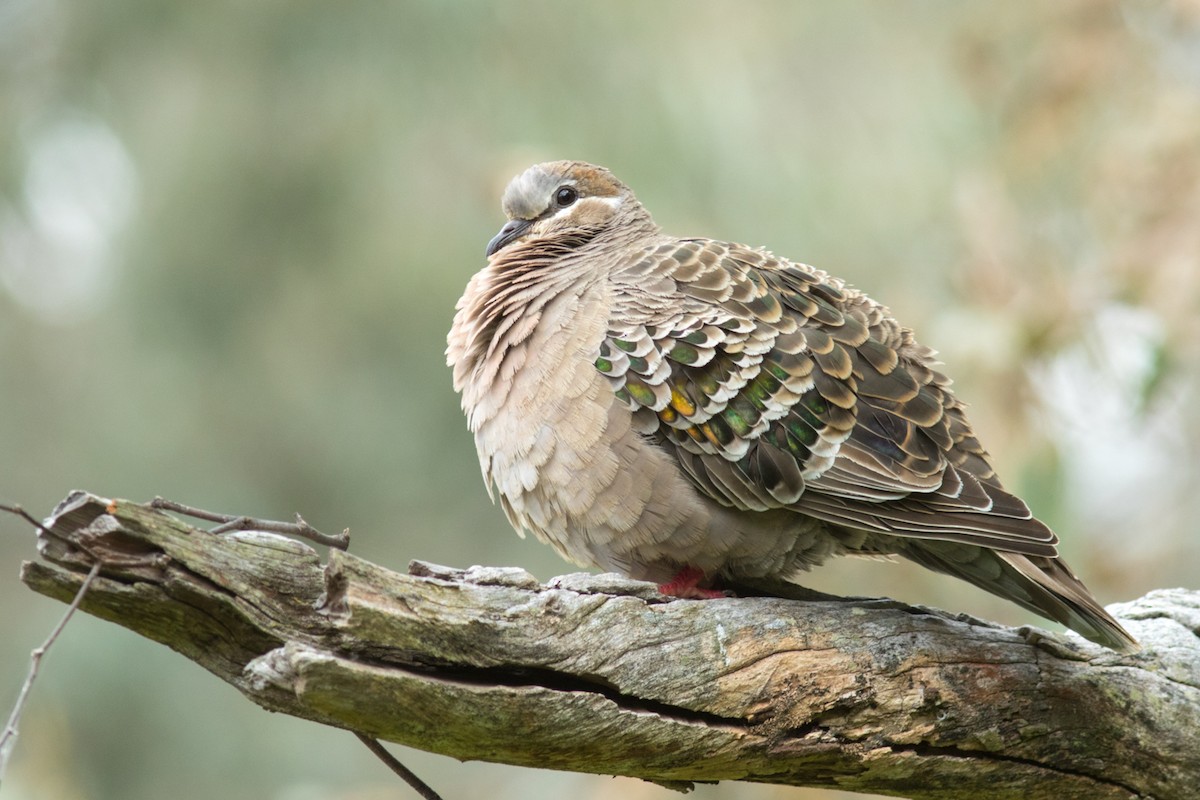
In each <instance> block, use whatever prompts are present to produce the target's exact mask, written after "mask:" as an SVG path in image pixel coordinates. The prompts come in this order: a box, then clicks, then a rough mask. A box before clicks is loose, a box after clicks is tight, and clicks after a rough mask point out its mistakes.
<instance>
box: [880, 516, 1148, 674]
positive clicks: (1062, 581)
mask: <svg viewBox="0 0 1200 800" xmlns="http://www.w3.org/2000/svg"><path fill="white" fill-rule="evenodd" d="M900 554H901V555H903V556H904V557H905V558H908V559H910V560H912V561H915V562H917V563H918V564H920V565H921V566H923V567H926V568H928V569H932V570H935V571H937V572H942V573H945V574H947V575H953V576H954V577H956V578H961V579H963V580H965V581H968V582H970V583H973V584H975V585H976V586H978V587H979V588H980V589H984V590H986V591H988V592H991V593H992V594H994V595H997V596H999V597H1003V598H1004V599H1005V600H1011V601H1012V602H1014V603H1017V604H1018V605H1020V606H1023V607H1024V608H1027V609H1029V610H1030V611H1032V612H1034V613H1035V614H1038V615H1041V616H1043V617H1046V618H1047V619H1052V620H1055V621H1056V622H1061V623H1062V624H1063V625H1066V626H1067V627H1068V628H1070V629H1071V630H1073V631H1075V632H1076V633H1078V634H1079V635H1081V636H1083V637H1084V638H1086V639H1089V640H1091V641H1093V642H1095V643H1096V644H1101V645H1104V646H1105V647H1108V648H1110V649H1112V650H1116V651H1117V652H1120V653H1132V652H1136V651H1137V650H1139V649H1141V645H1139V644H1138V642H1137V640H1136V639H1134V638H1133V637H1132V636H1131V635H1130V634H1129V632H1128V631H1126V630H1125V629H1124V628H1122V627H1121V625H1120V623H1118V622H1117V621H1116V620H1115V619H1113V618H1112V616H1111V615H1110V614H1109V613H1108V612H1107V611H1105V610H1104V608H1103V607H1102V606H1101V605H1100V603H1099V602H1098V601H1097V600H1096V598H1095V597H1093V596H1092V593H1091V592H1090V591H1088V588H1087V587H1086V586H1084V585H1083V582H1082V581H1081V580H1079V579H1078V578H1076V577H1075V574H1074V573H1073V572H1071V569H1070V567H1068V566H1067V565H1066V562H1064V561H1063V560H1062V559H1061V558H1050V557H1046V556H1027V555H1021V554H1019V553H1007V552H1003V551H997V550H991V549H988V548H985V547H977V546H974V545H967V544H960V543H957V542H955V543H952V542H945V541H934V540H929V539H909V540H906V541H905V547H904V548H903V550H901V551H900Z"/></svg>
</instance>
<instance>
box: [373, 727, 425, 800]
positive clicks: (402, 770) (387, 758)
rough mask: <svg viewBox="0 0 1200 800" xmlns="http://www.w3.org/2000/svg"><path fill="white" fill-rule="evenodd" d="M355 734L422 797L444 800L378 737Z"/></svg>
mask: <svg viewBox="0 0 1200 800" xmlns="http://www.w3.org/2000/svg"><path fill="white" fill-rule="evenodd" d="M354 735H355V736H357V737H358V738H359V741H361V742H362V743H363V744H365V745H366V746H367V749H368V750H370V751H371V752H372V753H374V754H375V755H376V757H378V758H379V760H380V761H382V762H383V763H384V764H387V767H388V769H390V770H391V771H392V772H394V773H396V774H397V775H399V776H400V777H401V778H402V779H404V782H405V783H407V784H408V785H409V786H411V787H412V788H413V789H415V790H416V792H417V794H419V795H421V797H423V798H425V800H442V796H441V795H440V794H438V793H437V792H435V791H434V790H433V789H431V788H429V784H427V783H425V781H423V780H421V779H420V778H418V777H417V776H416V775H414V774H413V772H412V770H410V769H409V768H408V767H406V766H404V765H403V764H401V763H400V762H399V761H398V760H397V759H396V757H395V756H394V755H392V754H391V753H389V752H388V751H387V750H385V749H384V747H383V745H382V744H380V743H379V740H378V739H372V738H371V737H370V736H367V735H366V734H362V733H355V734H354Z"/></svg>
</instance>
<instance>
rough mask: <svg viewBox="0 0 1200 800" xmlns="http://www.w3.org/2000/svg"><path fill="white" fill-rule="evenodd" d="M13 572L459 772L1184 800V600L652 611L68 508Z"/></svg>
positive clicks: (522, 583)
mask: <svg viewBox="0 0 1200 800" xmlns="http://www.w3.org/2000/svg"><path fill="white" fill-rule="evenodd" d="M45 526H46V527H45V530H43V531H42V532H40V533H39V540H40V542H39V548H40V551H41V554H42V556H43V559H44V561H41V562H32V563H27V564H25V566H24V572H23V579H24V581H25V582H26V583H27V584H28V585H29V586H30V587H32V588H33V589H34V590H36V591H38V592H41V593H43V594H46V595H49V596H51V597H56V598H58V599H60V600H63V601H64V602H66V601H70V599H71V598H72V597H73V596H74V594H75V592H76V590H77V589H78V588H79V585H80V583H81V582H82V581H83V579H84V576H85V575H86V574H87V573H88V571H89V569H90V568H91V566H92V565H93V563H94V561H95V559H96V558H97V557H98V558H100V559H101V560H102V561H103V564H104V566H103V568H102V570H101V573H100V577H99V578H97V579H96V580H95V582H94V584H93V586H92V588H91V590H90V591H89V592H88V593H87V596H86V597H85V598H84V601H83V603H82V606H81V607H82V608H83V610H85V611H87V612H88V613H91V614H94V615H96V616H98V617H102V618H104V619H108V620H111V621H113V622H116V623H118V624H120V625H123V626H125V627H127V628H130V629H131V630H134V631H136V632H138V633H140V634H142V635H143V636H146V637H149V638H151V639H154V640H155V641H159V642H162V643H163V644H166V645H167V646H169V647H171V648H173V649H174V650H176V651H178V652H180V653H181V654H183V655H184V656H185V657H187V658H189V659H191V660H193V661H195V662H197V663H199V664H201V665H202V666H204V667H205V668H206V669H208V670H209V671H211V672H212V673H214V674H215V675H217V676H218V677H220V678H221V679H222V680H225V681H228V682H229V683H231V684H233V685H234V686H236V687H238V688H239V689H240V690H241V691H242V692H243V693H244V694H245V695H246V696H247V697H249V698H250V699H251V700H253V701H254V702H256V703H258V704H259V705H261V706H263V707H264V708H267V709H270V710H272V711H280V712H283V713H287V714H292V715H295V716H299V717H304V718H307V719H311V720H314V721H317V722H321V723H325V724H328V725H334V726H338V727H341V728H346V729H349V730H352V731H356V732H360V733H364V734H366V735H369V736H373V737H379V738H381V739H386V740H389V741H392V742H398V743H401V744H405V745H408V746H411V747H417V748H421V749H423V750H429V751H432V752H436V753H443V754H446V755H450V756H454V757H456V758H461V759H484V760H488V761H498V762H503V763H507V764H516V765H525V766H536V767H549V768H553V769H564V770H575V771H584V772H595V773H604V774H618V775H631V776H637V777H641V778H645V779H647V780H651V781H656V782H659V783H663V784H667V785H670V786H674V787H677V788H681V787H685V786H686V785H688V784H689V783H690V782H694V781H721V780H748V781H759V782H766V783H778V784H789V785H804V786H824V787H835V788H841V789H846V790H852V791H863V792H878V793H884V794H895V795H900V796H905V797H912V798H951V797H954V798H961V797H966V796H971V795H978V796H986V797H989V798H1022V799H1023V800H1030V799H1034V800H1036V798H1063V797H1087V798H1130V797H1139V798H1150V797H1153V798H1158V799H1159V800H1169V799H1171V798H1175V799H1177V800H1184V798H1190V797H1194V792H1195V787H1196V786H1200V747H1198V746H1197V744H1196V742H1197V735H1198V733H1197V732H1198V731H1200V592H1188V591H1183V590H1166V591H1157V592H1152V593H1151V594H1149V595H1147V596H1146V597H1144V598H1141V599H1140V600H1137V601H1135V602H1132V603H1128V604H1125V605H1122V606H1116V607H1113V608H1112V609H1110V610H1111V611H1114V613H1115V614H1116V615H1117V616H1118V617H1119V618H1120V619H1121V620H1122V623H1123V624H1126V625H1127V626H1129V629H1130V630H1131V631H1132V632H1133V633H1134V635H1135V636H1137V637H1138V638H1139V639H1140V640H1141V641H1142V642H1143V644H1144V645H1145V650H1144V651H1143V652H1142V653H1140V654H1138V655H1135V656H1120V655H1118V654H1116V653H1112V652H1110V651H1108V650H1104V649H1102V648H1100V647H1098V646H1096V645H1092V644H1089V643H1087V642H1083V641H1082V640H1079V639H1077V638H1072V639H1070V640H1069V643H1068V640H1067V639H1066V638H1062V639H1058V638H1053V637H1048V638H1043V637H1040V636H1037V635H1032V634H1030V632H1029V631H1014V630H1010V629H1006V628H1001V627H995V626H990V625H986V624H980V623H978V622H977V621H973V620H966V619H958V618H951V617H948V616H946V615H943V614H941V613H939V612H935V611H932V610H929V609H922V608H916V607H909V606H903V605H901V604H895V603H878V604H872V603H858V602H851V601H824V602H797V601H793V600H782V599H774V598H730V599H718V600H706V601H689V600H670V599H668V598H664V597H662V596H661V595H659V594H658V593H657V591H656V590H655V589H654V587H653V586H650V585H648V584H643V583H637V582H633V581H628V580H624V579H621V578H617V577H615V576H611V575H599V576H595V575H570V576H566V577H564V578H560V579H557V580H556V581H552V582H551V583H550V584H549V585H542V584H539V583H538V581H537V580H535V579H534V578H533V577H532V576H531V575H529V574H528V573H526V572H524V571H522V570H519V569H500V568H480V567H472V568H471V569H467V570H454V569H447V568H441V567H434V566H431V565H426V564H420V563H415V564H414V565H413V567H412V568H411V570H410V574H402V573H396V572H392V571H389V570H386V569H383V568H382V567H378V566H376V565H374V564H371V563H369V562H366V561H363V560H362V559H360V558H357V557H355V556H353V555H350V554H347V553H343V552H340V551H336V550H333V551H330V553H329V561H328V564H324V565H323V564H322V563H321V562H320V559H319V557H318V554H317V553H316V552H315V551H314V550H313V549H312V548H310V547H309V546H308V545H306V544H303V543H300V542H297V541H294V540H290V539H285V538H283V537H280V536H278V535H275V534H268V533H258V532H239V533H231V534H226V535H220V536H218V535H214V534H211V533H209V532H207V531H203V530H199V529H196V528H193V527H190V526H189V525H187V524H185V523H183V522H180V521H179V520H176V519H174V518H172V517H170V516H168V515H166V514H164V513H162V512H160V511H156V510H153V509H150V508H147V507H146V506H142V505H139V504H136V503H131V502H128V501H121V500H108V499H105V498H101V497H97V496H94V495H89V494H85V493H73V494H72V495H70V496H69V497H68V498H67V499H66V500H64V501H63V503H62V504H60V506H59V508H58V509H56V510H55V513H54V514H53V515H52V516H51V517H50V518H49V519H48V520H47V521H46V523H45Z"/></svg>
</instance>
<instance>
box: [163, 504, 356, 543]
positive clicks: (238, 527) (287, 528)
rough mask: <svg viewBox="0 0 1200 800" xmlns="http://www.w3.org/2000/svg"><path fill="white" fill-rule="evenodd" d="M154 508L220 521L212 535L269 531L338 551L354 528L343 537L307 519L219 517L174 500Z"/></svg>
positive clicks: (341, 534)
mask: <svg viewBox="0 0 1200 800" xmlns="http://www.w3.org/2000/svg"><path fill="white" fill-rule="evenodd" d="M146 505H148V506H149V507H150V508H156V509H159V510H160V511H174V512H176V513H178V514H184V515H185V516H189V517H194V518H195V519H203V520H208V521H209V522H219V523H221V524H220V525H217V526H216V527H214V528H211V529H209V533H228V532H229V531H269V532H270V533H282V534H284V535H287V536H296V537H298V538H301V539H308V540H309V541H310V542H316V543H317V544H323V545H325V546H327V547H336V548H337V549H338V550H345V549H346V548H348V547H349V546H350V529H349V528H346V529H345V530H343V531H342V532H341V533H340V534H337V535H334V534H329V533H321V531H319V530H317V529H316V528H314V527H313V526H312V525H309V524H308V522H307V521H305V519H304V517H302V516H300V515H299V514H297V515H296V521H295V522H279V521H277V520H270V519H259V518H258V517H246V516H238V515H236V514H218V513H217V512H215V511H205V510H204V509H202V508H196V507H194V506H187V505H184V504H183V503H176V502H175V501H174V500H167V499H166V498H163V497H156V498H154V499H153V500H151V501H150V502H149V503H147V504H146Z"/></svg>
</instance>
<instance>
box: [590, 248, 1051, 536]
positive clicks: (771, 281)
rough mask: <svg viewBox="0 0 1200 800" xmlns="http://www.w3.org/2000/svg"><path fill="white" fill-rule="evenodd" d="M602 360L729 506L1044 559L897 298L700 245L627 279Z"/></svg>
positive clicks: (705, 485) (625, 395)
mask: <svg viewBox="0 0 1200 800" xmlns="http://www.w3.org/2000/svg"><path fill="white" fill-rule="evenodd" d="M618 278H619V279H620V280H622V281H627V282H628V285H631V286H632V285H637V286H639V287H640V289H639V291H630V292H625V293H621V292H618V295H619V299H618V303H619V304H623V305H619V307H618V308H617V309H616V310H615V313H614V315H613V317H614V320H615V321H614V322H613V323H611V324H610V330H609V332H608V336H607V338H606V339H605V341H604V342H603V344H602V345H601V350H600V354H599V358H598V359H597V361H596V366H597V368H598V369H599V370H600V371H601V372H602V373H603V374H605V375H606V376H608V378H609V379H610V381H611V383H612V386H613V389H614V391H615V392H616V394H617V396H618V397H619V398H620V399H621V400H623V401H624V402H625V403H627V404H628V405H629V407H630V408H631V409H632V410H633V412H634V417H635V420H636V422H637V424H638V426H639V430H640V431H641V432H642V433H643V434H644V435H645V436H646V437H648V438H649V439H650V440H652V441H653V442H654V443H656V444H657V445H659V446H662V447H664V448H665V449H667V450H669V451H670V452H672V453H673V454H674V455H675V456H676V457H677V459H678V462H679V465H680V467H681V468H682V469H683V470H684V472H685V473H686V474H687V475H688V476H689V477H690V478H691V480H692V481H693V483H694V484H695V485H696V486H697V487H699V488H700V490H702V491H703V492H704V493H705V494H707V495H708V496H710V497H711V498H713V499H714V500H716V501H717V502H719V503H721V504H723V505H726V506H729V507H733V508H738V509H742V510H747V511H764V510H767V509H777V508H789V509H793V510H795V511H797V512H800V513H803V514H807V515H809V516H812V517H816V518H818V519H822V520H826V521H828V522H832V523H835V524H838V525H843V526H846V527H849V528H855V529H860V530H868V531H876V532H879V533H888V534H895V535H899V536H910V537H919V538H929V539H945V540H952V541H959V542H963V543H968V544H974V545H981V546H985V547H990V548H996V549H1000V550H1006V551H1010V552H1016V553H1023V554H1027V555H1037V556H1054V555H1056V552H1057V550H1056V547H1055V544H1056V541H1057V540H1056V538H1055V536H1054V534H1053V533H1052V532H1051V531H1050V529H1049V528H1047V527H1046V526H1045V525H1043V524H1042V523H1041V522H1039V521H1038V520H1036V519H1034V518H1033V516H1032V514H1031V513H1030V511H1029V508H1028V507H1027V506H1026V505H1025V503H1024V502H1022V501H1021V500H1020V499H1019V498H1017V497H1015V496H1013V495H1012V494H1009V493H1008V492H1006V491H1004V489H1003V488H1001V486H1000V483H999V481H997V480H996V478H995V475H994V473H993V471H992V468H991V466H990V465H989V463H988V460H987V453H986V452H985V451H984V450H983V448H982V447H981V446H980V444H979V442H978V441H977V440H976V438H975V436H974V434H973V433H972V431H971V428H970V425H969V424H968V423H967V420H966V418H965V417H964V415H963V412H962V407H961V405H960V404H959V403H958V401H957V400H956V399H955V397H954V395H953V394H952V393H951V392H950V389H949V381H948V380H947V379H946V378H945V377H944V376H943V375H941V374H940V373H939V372H937V371H936V370H934V369H933V368H932V367H931V364H933V363H934V362H933V351H931V350H928V349H926V348H923V347H921V346H920V345H918V344H917V343H916V342H915V341H914V340H913V338H912V335H911V332H909V331H908V330H907V329H904V328H901V327H900V326H899V325H898V324H897V323H896V322H895V321H894V320H892V319H891V318H890V315H889V314H888V312H887V309H885V308H884V307H883V306H880V305H879V304H877V303H875V302H873V301H871V300H870V299H869V298H867V297H866V296H864V295H862V294H860V293H858V292H856V291H854V290H852V289H849V288H847V287H846V286H844V285H843V284H842V283H841V282H840V281H838V280H836V279H834V278H831V277H829V276H828V275H826V274H825V273H823V272H821V271H819V270H815V269H813V268H811V267H808V266H805V265H801V264H793V263H791V262H788V261H784V260H782V259H778V258H776V257H774V256H772V255H771V254H769V253H766V252H765V251H761V250H753V249H749V248H746V247H742V246H740V245H732V244H728V243H724V242H715V241H709V240H700V239H690V240H689V239H685V240H676V241H672V242H669V243H666V244H660V245H658V246H656V247H654V248H651V249H648V250H647V251H646V252H645V253H643V254H641V256H640V257H639V258H638V259H635V260H633V261H632V262H631V263H630V264H629V266H628V267H627V268H626V269H625V270H623V271H621V272H620V273H619V274H618Z"/></svg>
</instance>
